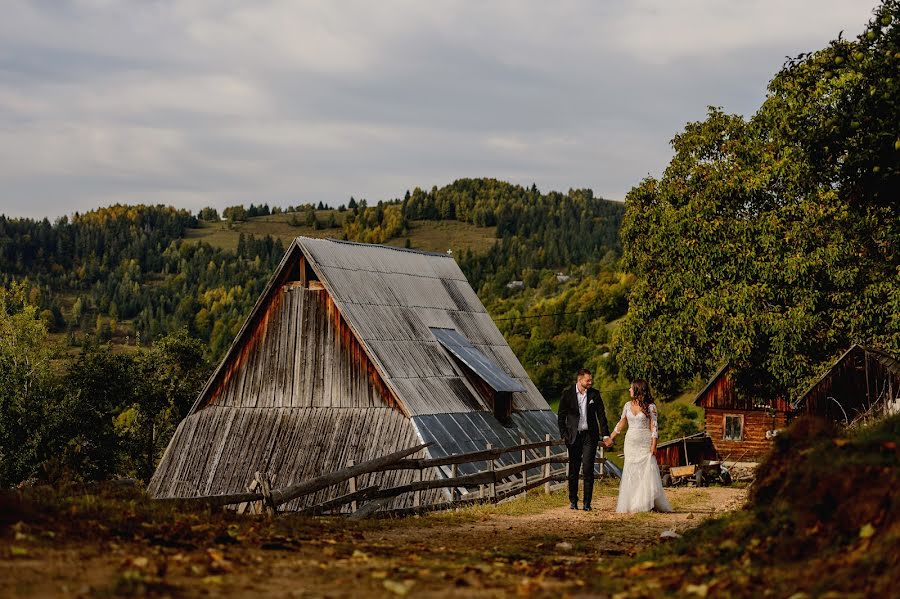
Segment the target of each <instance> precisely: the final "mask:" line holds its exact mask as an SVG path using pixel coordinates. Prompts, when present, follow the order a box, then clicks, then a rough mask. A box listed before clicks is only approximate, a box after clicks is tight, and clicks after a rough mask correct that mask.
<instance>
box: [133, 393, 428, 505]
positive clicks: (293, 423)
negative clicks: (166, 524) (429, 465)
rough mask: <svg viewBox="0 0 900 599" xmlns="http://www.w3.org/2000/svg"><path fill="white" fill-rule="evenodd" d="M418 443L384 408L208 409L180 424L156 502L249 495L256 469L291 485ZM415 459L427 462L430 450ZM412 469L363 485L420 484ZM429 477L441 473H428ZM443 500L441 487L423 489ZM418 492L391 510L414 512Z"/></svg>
mask: <svg viewBox="0 0 900 599" xmlns="http://www.w3.org/2000/svg"><path fill="white" fill-rule="evenodd" d="M417 443H419V441H418V437H417V436H416V433H415V430H414V429H413V427H412V425H411V423H410V422H409V420H408V419H407V418H406V417H404V416H403V415H402V414H400V413H399V412H397V411H396V410H393V409H391V408H388V407H381V408H371V407H370V408H286V407H282V408H272V407H268V408H239V407H222V406H209V407H207V408H204V409H202V410H200V411H198V412H196V413H194V414H191V415H190V416H188V417H187V418H186V419H185V420H184V421H182V423H181V424H180V425H179V427H178V431H177V432H176V433H175V437H174V439H173V443H172V444H171V445H170V446H169V448H168V450H167V451H166V455H165V457H164V458H163V460H162V462H161V463H160V465H159V467H158V468H157V470H156V473H155V474H154V476H153V479H152V480H151V481H150V486H149V488H148V492H149V493H150V495H151V496H153V497H196V496H201V495H211V494H221V493H235V492H238V491H244V490H246V488H247V486H248V485H249V484H250V482H251V481H252V480H253V476H254V473H255V472H257V471H260V472H267V473H269V475H270V476H271V477H272V479H273V484H274V486H275V487H278V488H281V487H285V486H288V485H291V484H294V483H297V482H300V481H303V480H308V479H310V478H313V477H315V476H319V475H321V474H325V473H328V472H333V471H335V470H338V469H340V468H343V467H345V466H346V465H347V461H348V460H351V459H352V460H354V461H355V462H356V463H359V462H362V461H365V460H369V459H372V458H376V457H379V456H381V455H384V454H387V453H391V452H393V451H396V450H399V449H403V448H406V447H411V446H413V445H416V444H417ZM412 457H425V454H424V451H422V452H419V453H418V454H416V455H415V456H412ZM415 476H417V473H416V472H414V471H412V470H395V471H389V472H383V473H375V474H370V475H364V476H361V477H359V479H358V488H362V487H364V486H368V485H372V484H377V485H381V486H382V487H383V488H386V487H393V486H396V485H401V484H406V483H409V482H412V481H413V480H416V479H415V478H414V477H415ZM423 478H424V479H425V480H431V479H433V478H434V471H433V470H429V471H426V472H423ZM348 492H349V483H348V482H344V483H342V484H340V485H335V486H333V487H329V488H327V489H323V490H321V491H319V492H317V493H315V494H313V495H308V496H306V497H301V498H298V499H295V500H294V501H291V502H289V503H287V504H285V506H284V507H282V508H281V509H284V510H297V509H302V508H304V507H307V506H310V505H315V504H316V503H319V502H322V501H326V500H328V499H332V498H334V497H339V496H341V495H343V494H345V493H348ZM423 493H424V495H423V498H422V499H423V501H429V502H430V501H437V498H438V497H439V496H440V495H439V493H440V491H439V490H433V491H426V492H423ZM412 501H413V497H412V494H406V495H403V496H400V497H398V498H397V499H396V500H395V501H394V502H393V503H392V504H391V506H390V507H392V508H394V507H396V508H399V507H410V506H411V505H412Z"/></svg>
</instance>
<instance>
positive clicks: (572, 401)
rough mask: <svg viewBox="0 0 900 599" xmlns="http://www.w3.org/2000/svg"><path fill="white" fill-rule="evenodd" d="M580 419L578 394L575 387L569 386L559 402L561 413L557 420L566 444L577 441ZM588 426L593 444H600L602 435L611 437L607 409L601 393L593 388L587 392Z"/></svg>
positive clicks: (564, 390) (558, 414)
mask: <svg viewBox="0 0 900 599" xmlns="http://www.w3.org/2000/svg"><path fill="white" fill-rule="evenodd" d="M579 417H580V414H579V411H578V393H577V392H576V390H575V385H574V384H572V385H569V386H568V387H566V388H565V389H563V393H562V398H561V399H560V400H559V412H558V413H557V420H558V423H559V435H560V436H561V437H562V438H563V439H565V441H566V443H572V442H573V441H575V437H576V436H577V435H578V419H579ZM587 424H588V438H589V439H590V440H591V442H592V443H599V442H600V437H601V435H600V433H601V432H602V433H603V435H602V436H604V437H608V436H609V424H607V422H606V409H605V408H604V406H603V399H602V398H601V397H600V392H599V391H597V390H596V389H594V388H593V387H592V388H590V389H588V390H587Z"/></svg>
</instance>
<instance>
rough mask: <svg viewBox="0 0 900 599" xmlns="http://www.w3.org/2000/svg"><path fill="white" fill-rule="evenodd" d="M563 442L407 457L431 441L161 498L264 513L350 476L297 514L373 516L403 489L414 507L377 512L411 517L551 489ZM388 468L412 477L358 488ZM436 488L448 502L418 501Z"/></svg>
mask: <svg viewBox="0 0 900 599" xmlns="http://www.w3.org/2000/svg"><path fill="white" fill-rule="evenodd" d="M563 444H564V442H563V441H562V440H561V439H551V438H550V435H547V436H546V439H545V440H544V441H539V442H536V443H526V442H525V440H524V439H522V442H521V443H520V444H518V445H513V446H510V447H493V446H492V445H491V444H490V443H488V444H487V446H486V447H485V449H483V450H481V451H474V452H470V453H463V454H458V455H450V456H446V457H442V458H409V457H407V456H410V455H412V454H414V453H416V452H418V451H420V450H422V449H424V448H426V447H428V446H429V445H431V444H430V443H425V444H422V445H416V446H415V447H410V448H407V449H403V450H400V451H397V452H394V453H391V454H388V455H386V456H382V457H380V458H375V459H373V460H369V461H366V462H362V463H360V464H354V463H353V462H352V461H351V462H350V463H348V464H347V467H345V468H342V469H340V470H338V471H336V472H331V473H328V474H323V475H322V476H318V477H316V478H313V479H310V480H306V481H303V482H300V483H297V484H294V485H291V486H289V487H285V488H282V489H272V488H271V482H270V481H269V478H268V476H266V474H265V473H262V472H257V473H256V476H255V479H254V481H253V483H252V484H251V486H250V487H249V489H248V491H247V492H246V493H231V494H227V495H211V496H205V497H175V498H169V499H166V500H165V501H181V502H190V503H202V504H205V505H209V506H210V507H224V506H229V505H236V506H238V507H237V509H238V511H239V512H247V511H251V512H252V511H265V512H267V513H270V514H274V513H275V512H276V511H277V510H278V506H280V505H282V504H284V503H287V502H288V501H291V500H293V499H296V498H298V497H302V496H304V495H309V494H311V493H315V492H316V491H320V490H322V489H324V488H327V487H330V486H332V485H336V484H339V483H342V482H344V481H348V480H349V481H350V482H349V486H350V489H349V493H347V494H345V495H342V496H340V497H336V498H334V499H330V500H328V501H325V502H322V503H319V504H317V505H314V506H310V507H307V508H305V509H304V510H302V511H301V512H300V513H302V514H307V515H317V514H325V513H328V512H334V511H344V506H347V505H349V506H350V508H349V509H350V514H351V517H353V518H363V517H367V516H371V515H373V514H375V513H376V512H378V511H379V510H381V509H382V508H384V507H385V506H387V505H388V504H389V503H390V502H391V501H392V500H393V499H394V498H395V497H397V496H399V495H402V494H403V493H415V495H414V496H413V507H411V508H405V509H398V510H391V511H390V512H382V514H390V515H412V514H417V513H424V512H428V511H435V510H442V509H451V508H455V507H462V506H467V505H475V504H479V503H497V502H498V501H503V500H505V499H509V498H511V497H514V496H516V495H520V494H523V493H526V492H528V491H529V490H531V489H534V488H537V487H540V486H542V485H543V486H544V492H545V493H550V489H551V484H552V483H554V482H562V481H565V480H566V478H567V476H566V474H565V472H562V473H557V474H553V473H552V470H551V467H552V465H553V464H567V463H568V457H567V455H566V454H559V453H557V454H556V455H553V454H552V452H551V448H552V447H554V446H557V445H563ZM541 448H544V449H545V454H544V456H543V457H541V458H537V459H532V460H528V459H527V453H526V452H527V451H529V450H535V449H541ZM507 453H520V454H521V459H520V460H519V461H518V462H517V463H515V464H513V465H509V466H504V467H499V468H498V467H496V464H495V462H496V461H497V460H498V459H499V458H500V456H501V455H504V454H507ZM477 462H485V463H486V465H487V469H486V470H483V471H480V472H476V473H475V474H468V475H462V476H460V475H458V467H459V465H460V464H471V463H477ZM596 463H598V464H600V475H595V478H602V476H603V469H604V465H605V463H606V458H605V455H604V448H603V445H601V446H600V453H599V455H598V456H597V457H596ZM441 466H450V476H449V477H447V476H446V475H444V477H443V478H437V479H435V480H423V476H422V474H423V472H424V471H425V470H427V469H429V468H439V467H441ZM535 468H540V469H541V474H540V476H537V477H529V475H528V471H529V470H533V469H535ZM388 470H417V471H418V476H417V480H416V481H415V482H412V483H409V484H405V485H400V486H397V487H390V488H385V489H382V488H380V487H379V486H377V485H376V486H370V487H364V488H362V489H358V488H357V484H356V481H357V477H359V476H362V475H364V474H371V473H375V472H385V471H388ZM442 474H443V472H442ZM475 486H477V487H478V490H477V491H470V490H469V489H470V488H472V489H474V487H475ZM438 488H449V489H450V493H449V499H448V500H447V501H442V502H439V503H432V504H429V505H422V504H421V503H420V499H421V495H422V493H421V492H422V491H425V490H428V489H438Z"/></svg>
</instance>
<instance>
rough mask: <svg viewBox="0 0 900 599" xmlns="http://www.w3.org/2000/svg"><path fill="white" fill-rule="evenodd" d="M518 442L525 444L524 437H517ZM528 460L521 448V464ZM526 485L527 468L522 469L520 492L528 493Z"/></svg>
mask: <svg viewBox="0 0 900 599" xmlns="http://www.w3.org/2000/svg"><path fill="white" fill-rule="evenodd" d="M519 443H520V444H521V445H525V439H523V438H522V437H519ZM527 461H528V456H526V455H525V450H524V449H523V450H522V465H523V466H524V465H525V462H527ZM527 486H528V470H522V492H523V493H528V491H527V490H526V488H525V487H527Z"/></svg>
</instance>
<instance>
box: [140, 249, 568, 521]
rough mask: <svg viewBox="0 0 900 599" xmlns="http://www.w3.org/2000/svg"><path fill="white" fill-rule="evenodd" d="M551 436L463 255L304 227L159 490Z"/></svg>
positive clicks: (195, 411)
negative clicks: (318, 234) (327, 235)
mask: <svg viewBox="0 0 900 599" xmlns="http://www.w3.org/2000/svg"><path fill="white" fill-rule="evenodd" d="M547 434H552V435H553V436H554V437H555V436H556V418H555V415H554V414H553V413H552V412H551V411H550V409H549V406H548V405H547V403H546V401H545V400H544V398H543V397H542V396H541V395H540V393H539V392H538V391H537V389H536V388H535V387H534V384H533V383H532V382H531V381H530V379H529V378H528V376H527V374H526V373H525V370H524V368H522V365H521V364H520V363H519V361H518V360H517V359H516V357H515V355H514V354H513V353H512V351H511V350H510V348H509V346H508V345H507V344H506V341H505V340H504V338H503V336H502V335H501V333H500V331H499V330H498V329H497V327H496V326H495V325H494V323H493V321H492V320H491V319H490V316H489V315H488V314H487V312H486V311H485V309H484V306H483V305H482V304H481V302H480V301H479V300H478V297H477V296H476V295H475V292H474V291H473V290H472V288H471V286H470V285H469V284H468V282H467V281H466V279H465V277H464V276H463V274H462V271H461V270H460V269H459V266H458V265H457V264H456V262H455V261H454V260H453V259H452V258H450V257H449V256H446V255H443V254H429V253H424V252H415V251H410V250H403V249H399V248H389V247H386V246H373V245H365V244H356V243H351V242H341V241H334V240H324V239H308V238H302V237H300V238H297V239H296V240H295V241H294V242H293V243H292V244H291V246H290V247H289V248H288V250H287V252H286V253H285V256H284V258H283V259H282V262H281V264H280V265H279V267H278V269H277V270H276V272H275V273H274V274H273V276H272V278H271V279H270V281H269V283H268V285H267V286H266V289H265V291H264V292H263V294H262V295H261V296H260V298H259V300H258V301H257V303H256V305H255V307H254V309H253V311H252V312H251V314H250V316H249V317H248V318H247V321H246V322H245V323H244V325H243V327H242V328H241V330H240V332H239V333H238V335H237V337H236V338H235V341H234V343H233V344H232V346H231V347H230V348H229V350H228V352H227V353H226V356H225V357H224V359H223V360H222V362H221V363H220V365H219V367H218V368H217V369H216V371H215V373H214V374H213V375H212V376H211V377H210V379H209V381H208V382H207V384H206V386H205V387H204V389H203V390H202V391H201V393H200V395H199V396H198V398H197V401H196V402H195V404H194V406H193V407H192V409H191V412H190V414H189V415H188V417H187V418H186V419H185V420H184V421H183V422H182V423H181V424H180V425H179V428H178V430H177V431H176V434H175V436H174V437H173V439H172V441H171V443H170V445H169V447H168V448H167V450H166V453H165V455H164V456H163V459H162V461H161V462H160V465H159V467H158V469H157V472H156V474H155V475H154V477H153V479H152V480H151V483H150V487H149V491H150V492H151V493H152V494H154V495H157V496H191V495H202V494H207V493H224V492H234V491H242V490H244V487H245V486H246V485H247V484H248V482H249V479H250V478H252V475H253V472H255V471H257V470H261V471H267V472H270V473H271V474H273V476H274V477H275V478H276V480H275V484H276V486H282V485H287V484H291V483H293V482H297V481H298V480H302V479H303V478H308V477H310V476H314V475H316V474H318V473H321V472H324V471H328V470H334V469H337V468H339V467H342V466H343V465H345V464H346V462H347V461H348V460H349V459H353V460H355V461H357V462H359V461H361V460H363V459H369V458H371V457H374V456H377V455H382V454H386V453H390V452H392V451H396V450H398V449H402V448H405V447H408V446H411V445H415V444H416V443H418V442H421V441H425V442H432V443H434V445H433V446H432V447H431V448H429V450H428V454H429V455H430V456H431V457H442V456H445V455H449V454H452V453H460V452H462V451H471V450H477V449H483V448H484V446H485V443H488V442H490V443H493V444H494V445H495V446H498V445H504V446H506V445H513V444H516V443H518V442H519V440H520V438H525V439H528V440H529V441H537V440H543V438H544V437H545V436H546V435H547ZM412 474H413V473H411V472H409V471H395V472H391V473H385V474H384V475H379V476H387V477H388V478H390V480H379V481H361V484H363V483H365V484H382V485H383V484H386V483H390V484H404V483H405V482H409V481H408V480H406V478H408V477H410V476H412ZM435 475H438V473H430V474H429V475H428V476H435ZM395 479H396V480H395ZM343 490H344V491H345V490H346V489H343ZM341 491H342V489H340V488H335V489H333V490H331V491H330V492H331V493H333V494H335V495H337V494H340V492H341ZM320 499H322V498H321V497H315V498H307V501H315V500H320ZM409 500H410V498H409V497H406V498H404V497H401V498H398V500H397V502H396V503H397V505H395V507H403V506H405V503H404V502H408V501H409ZM303 505H305V504H304V503H303V502H298V503H297V505H291V506H289V508H302V507H303Z"/></svg>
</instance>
